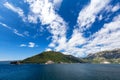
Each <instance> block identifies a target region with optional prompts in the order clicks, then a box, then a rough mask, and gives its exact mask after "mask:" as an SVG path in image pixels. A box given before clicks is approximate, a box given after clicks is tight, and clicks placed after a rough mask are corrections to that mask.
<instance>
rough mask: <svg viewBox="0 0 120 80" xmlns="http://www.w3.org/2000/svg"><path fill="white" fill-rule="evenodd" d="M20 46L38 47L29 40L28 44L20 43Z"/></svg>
mask: <svg viewBox="0 0 120 80" xmlns="http://www.w3.org/2000/svg"><path fill="white" fill-rule="evenodd" d="M20 47H29V48H34V47H38V45H36V44H35V43H34V42H29V43H28V44H20Z"/></svg>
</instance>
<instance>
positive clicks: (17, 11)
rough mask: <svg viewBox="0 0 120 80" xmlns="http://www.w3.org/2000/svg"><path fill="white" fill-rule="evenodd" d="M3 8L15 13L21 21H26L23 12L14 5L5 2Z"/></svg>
mask: <svg viewBox="0 0 120 80" xmlns="http://www.w3.org/2000/svg"><path fill="white" fill-rule="evenodd" d="M4 6H5V7H6V8H8V9H9V10H12V11H13V12H15V13H17V14H18V15H19V16H20V17H22V19H23V21H26V17H25V15H24V11H23V10H22V9H21V8H19V7H15V6H14V5H12V4H10V3H9V2H5V3H4Z"/></svg>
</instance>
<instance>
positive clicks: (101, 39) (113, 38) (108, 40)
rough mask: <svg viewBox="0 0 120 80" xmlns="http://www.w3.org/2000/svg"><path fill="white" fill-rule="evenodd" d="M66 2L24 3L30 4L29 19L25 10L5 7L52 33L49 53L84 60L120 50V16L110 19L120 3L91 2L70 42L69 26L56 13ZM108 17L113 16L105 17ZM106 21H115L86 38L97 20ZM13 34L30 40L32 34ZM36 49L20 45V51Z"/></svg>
mask: <svg viewBox="0 0 120 80" xmlns="http://www.w3.org/2000/svg"><path fill="white" fill-rule="evenodd" d="M62 1H63V0H24V2H25V3H27V4H29V12H28V14H27V16H26V17H25V15H24V11H23V10H22V9H21V8H19V7H15V6H14V5H12V4H10V3H8V2H6V3H5V4H4V6H5V7H6V8H8V9H10V10H12V11H13V12H15V13H17V14H18V15H19V16H20V17H21V18H22V19H23V21H26V20H27V21H28V22H29V23H33V24H37V23H41V26H40V27H42V28H43V29H47V30H48V31H49V33H50V34H51V36H50V39H51V42H50V44H48V47H47V48H46V51H50V50H56V51H62V52H63V53H64V54H71V55H74V56H77V57H83V56H86V55H87V54H89V53H95V52H98V51H103V50H109V49H114V48H120V15H119V14H116V15H115V17H113V18H111V17H110V16H111V15H112V14H113V13H115V12H117V11H118V10H119V9H120V3H118V4H115V5H113V6H112V5H110V2H111V0H104V1H103V0H90V2H89V4H87V5H86V6H84V8H83V9H82V10H81V11H80V12H79V15H78V18H77V20H76V25H75V27H74V29H73V31H72V34H71V36H70V38H69V39H68V38H67V37H66V36H67V31H68V30H67V29H68V27H69V26H68V24H69V23H67V22H65V20H64V19H63V18H62V17H61V16H60V15H59V14H58V13H57V11H56V10H58V9H59V8H60V5H61V3H62ZM104 13H111V14H108V15H107V16H104ZM105 18H107V19H106V20H109V18H111V20H109V21H107V22H106V23H104V24H103V26H101V29H100V30H99V31H97V32H95V33H93V34H92V35H90V37H87V38H86V37H84V34H85V33H86V31H87V30H88V29H89V28H91V27H92V26H93V24H94V23H95V22H96V20H97V19H98V20H99V21H101V20H104V19H105ZM39 21H40V22H39ZM0 25H2V26H4V27H6V28H8V29H11V28H10V27H9V26H7V25H5V24H3V23H0ZM96 27H97V26H96ZM13 32H14V33H15V34H17V35H19V36H24V35H26V36H29V32H24V33H23V34H19V33H18V31H17V30H16V29H14V30H13ZM35 46H36V44H35V43H33V42H29V43H28V44H21V45H20V47H30V48H32V47H35Z"/></svg>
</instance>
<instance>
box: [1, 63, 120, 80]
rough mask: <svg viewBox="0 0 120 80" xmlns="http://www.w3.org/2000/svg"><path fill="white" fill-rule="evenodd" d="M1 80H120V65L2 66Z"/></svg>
mask: <svg viewBox="0 0 120 80" xmlns="http://www.w3.org/2000/svg"><path fill="white" fill-rule="evenodd" d="M0 80H120V65H115V64H114V65H100V64H52V65H40V64H24V65H10V64H0Z"/></svg>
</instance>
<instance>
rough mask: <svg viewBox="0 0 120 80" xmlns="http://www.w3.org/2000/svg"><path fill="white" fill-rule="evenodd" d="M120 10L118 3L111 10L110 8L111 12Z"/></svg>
mask: <svg viewBox="0 0 120 80" xmlns="http://www.w3.org/2000/svg"><path fill="white" fill-rule="evenodd" d="M119 9H120V3H118V4H117V5H115V6H114V7H113V8H112V12H116V11H117V10H119Z"/></svg>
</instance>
